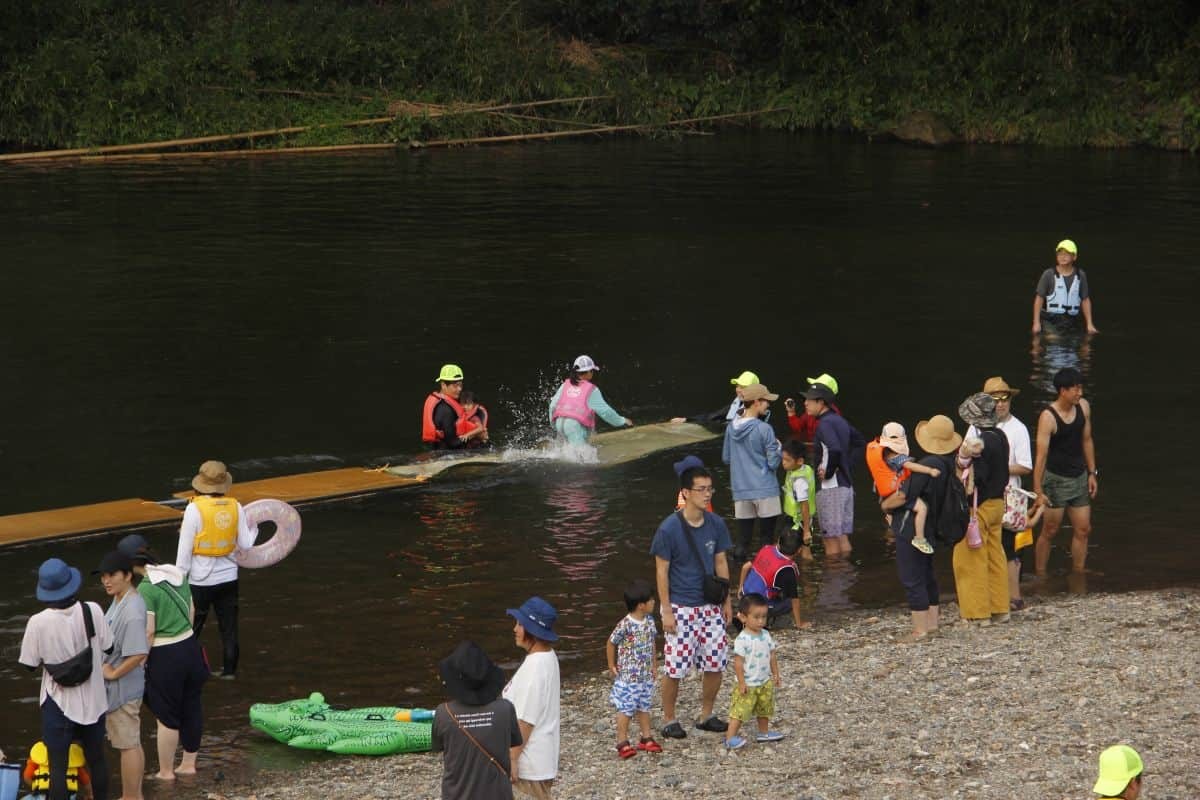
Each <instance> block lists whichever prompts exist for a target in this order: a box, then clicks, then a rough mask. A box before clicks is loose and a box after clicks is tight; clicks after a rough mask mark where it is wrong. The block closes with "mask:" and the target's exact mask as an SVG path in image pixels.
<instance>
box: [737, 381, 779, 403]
mask: <svg viewBox="0 0 1200 800" xmlns="http://www.w3.org/2000/svg"><path fill="white" fill-rule="evenodd" d="M778 399H779V395H777V394H775V393H774V392H772V391H771V390H770V389H768V388H767V387H766V386H763V385H762V384H761V383H752V384H750V385H749V386H743V387H742V402H743V403H753V402H754V401H755V400H778Z"/></svg>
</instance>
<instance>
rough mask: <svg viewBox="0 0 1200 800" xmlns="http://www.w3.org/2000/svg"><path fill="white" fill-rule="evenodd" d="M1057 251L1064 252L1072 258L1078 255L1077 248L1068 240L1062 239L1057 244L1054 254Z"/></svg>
mask: <svg viewBox="0 0 1200 800" xmlns="http://www.w3.org/2000/svg"><path fill="white" fill-rule="evenodd" d="M1059 250H1066V251H1067V252H1068V253H1070V254H1071V255H1073V256H1077V255H1079V248H1078V247H1076V246H1075V243H1074V242H1072V241H1071V240H1070V239H1063V240H1062V241H1061V242H1059V243H1058V246H1057V247H1055V248H1054V252H1056V253H1057V252H1058V251H1059Z"/></svg>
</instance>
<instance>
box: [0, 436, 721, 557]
mask: <svg viewBox="0 0 1200 800" xmlns="http://www.w3.org/2000/svg"><path fill="white" fill-rule="evenodd" d="M717 435H718V434H716V433H713V432H712V431H709V430H707V429H705V428H703V427H701V426H699V425H693V424H691V423H686V422H685V423H666V422H664V423H656V424H651V425H640V426H638V427H635V428H625V429H623V430H617V431H609V432H608V433H601V434H598V435H596V436H594V437H593V438H592V442H593V444H594V445H595V446H596V452H595V458H594V460H593V461H590V462H587V461H585V462H582V463H591V464H594V465H598V466H612V465H615V464H624V463H626V462H628V461H633V460H635V459H638V458H642V457H644V456H647V455H649V454H651V453H654V452H657V451H659V450H668V449H671V448H675V447H682V446H684V445H689V444H696V443H699V442H703V441H707V440H710V439H714V438H716V437H717ZM561 455H562V453H561V447H560V448H559V449H558V450H556V449H555V445H553V444H551V445H548V446H547V447H545V448H533V449H531V450H528V451H500V452H494V453H482V454H480V455H465V456H458V457H455V456H450V457H446V458H438V459H429V460H426V461H421V462H418V463H416V464H409V465H405V466H402V467H391V468H385V469H377V470H372V469H363V468H362V467H344V468H341V469H330V470H323V471H321V472H305V473H301V474H299V475H283V476H280V477H277V478H263V479H262V480H256V481H246V482H245V483H235V484H234V485H233V488H232V489H231V490H230V491H229V494H230V496H231V497H234V498H237V500H238V501H239V502H241V503H243V504H245V503H250V502H253V501H254V500H263V499H275V500H283V501H284V502H287V503H291V504H292V505H299V504H303V503H313V502H318V501H322V500H339V499H347V498H351V497H361V496H363V495H369V494H375V493H377V492H385V491H388V490H391V489H403V488H405V487H409V486H417V485H420V484H421V483H424V482H425V481H427V480H429V479H430V478H432V477H433V476H435V475H437V474H439V473H441V472H444V471H445V470H447V469H450V468H452V467H458V466H464V465H468V464H505V463H522V462H526V461H532V460H537V459H542V460H551V459H559V456H561ZM561 460H565V461H568V462H569V461H571V460H574V459H571V458H570V457H569V456H568V457H566V458H563V459H561ZM191 494H192V493H191V492H179V493H177V494H176V495H175V498H177V499H176V500H175V501H173V502H169V503H161V502H155V501H153V500H142V499H139V498H130V499H127V500H113V501H110V502H107V503H93V504H91V505H83V506H72V507H70V508H56V509H52V510H50V511H34V512H30V513H27V514H11V515H9V516H0V546H3V545H9V544H19V543H21V542H33V541H38V540H42V539H62V538H66V537H70V536H84V535H87V534H93V533H107V532H110V531H126V530H135V529H138V528H149V527H154V526H160V525H175V524H178V523H179V520H180V519H181V516H182V513H183V512H182V507H181V506H182V504H181V503H180V502H179V500H178V499H182V498H186V497H189V496H191Z"/></svg>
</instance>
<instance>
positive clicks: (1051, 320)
mask: <svg viewBox="0 0 1200 800" xmlns="http://www.w3.org/2000/svg"><path fill="white" fill-rule="evenodd" d="M1078 256H1079V248H1077V247H1076V246H1075V243H1074V242H1072V241H1071V240H1070V239H1063V240H1062V241H1061V242H1059V243H1058V247H1056V248H1055V252H1054V258H1055V264H1054V267H1053V268H1052V269H1048V270H1046V271H1045V272H1043V273H1042V277H1041V278H1040V279H1038V285H1037V292H1036V293H1035V295H1034V298H1033V332H1034V334H1038V333H1041V332H1042V323H1043V322H1045V323H1048V324H1053V325H1056V326H1059V325H1063V324H1066V323H1071V322H1074V321H1075V318H1076V317H1077V316H1078V315H1079V312H1080V311H1082V312H1083V321H1084V324H1085V325H1086V327H1087V332H1088V333H1099V332H1100V331H1098V330H1096V326H1095V324H1093V323H1092V298H1091V293H1090V292H1089V291H1088V281H1087V275H1085V274H1084V272H1083V270H1081V269H1078V268H1077V267H1076V266H1075V259H1076V258H1077V257H1078Z"/></svg>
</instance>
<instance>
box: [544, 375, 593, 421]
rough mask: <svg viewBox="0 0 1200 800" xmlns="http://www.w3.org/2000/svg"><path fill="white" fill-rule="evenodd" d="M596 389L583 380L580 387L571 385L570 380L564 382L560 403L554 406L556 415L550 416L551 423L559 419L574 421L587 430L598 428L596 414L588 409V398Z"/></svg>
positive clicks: (559, 397)
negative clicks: (564, 418)
mask: <svg viewBox="0 0 1200 800" xmlns="http://www.w3.org/2000/svg"><path fill="white" fill-rule="evenodd" d="M595 388H596V386H595V384H593V383H592V382H591V381H585V380H581V381H579V385H578V386H576V385H575V384H573V383H571V382H570V381H569V380H566V381H563V385H562V389H560V390H559V391H560V392H561V394H559V396H558V403H557V404H556V405H555V406H554V413H553V414H552V415H551V416H550V421H551V422H553V421H554V420H556V419H558V418H559V417H566V418H567V419H573V420H575V421H576V422H578V423H579V424H580V425H582V426H583V427H585V428H591V429H593V430H594V429H595V428H596V412H595V411H592V409H590V408H588V397H590V396H591V394H592V391H593V390H594V389H595Z"/></svg>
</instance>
